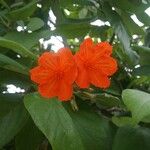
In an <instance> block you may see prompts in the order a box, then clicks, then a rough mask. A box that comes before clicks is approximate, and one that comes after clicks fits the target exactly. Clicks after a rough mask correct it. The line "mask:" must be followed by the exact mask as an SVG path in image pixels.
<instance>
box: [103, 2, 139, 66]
mask: <svg viewBox="0 0 150 150" xmlns="http://www.w3.org/2000/svg"><path fill="white" fill-rule="evenodd" d="M103 10H104V12H105V14H106V16H107V18H108V20H109V21H110V23H111V25H112V26H113V29H114V31H115V34H116V35H117V36H118V38H119V40H120V42H121V43H122V45H123V47H124V52H125V54H126V57H127V58H126V63H128V64H129V65H130V66H134V65H135V64H137V63H138V55H137V53H136V52H135V51H133V50H132V49H131V47H130V37H129V34H128V31H127V29H126V27H125V25H124V23H123V21H122V19H121V17H120V16H119V14H118V13H117V12H116V11H113V10H112V9H111V7H110V5H109V3H104V5H103Z"/></svg>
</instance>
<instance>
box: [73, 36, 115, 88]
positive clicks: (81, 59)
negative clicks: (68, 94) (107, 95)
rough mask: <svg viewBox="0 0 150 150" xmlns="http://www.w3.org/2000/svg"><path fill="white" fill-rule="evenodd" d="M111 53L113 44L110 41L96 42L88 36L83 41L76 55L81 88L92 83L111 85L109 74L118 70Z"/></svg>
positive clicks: (102, 86) (104, 85)
mask: <svg viewBox="0 0 150 150" xmlns="http://www.w3.org/2000/svg"><path fill="white" fill-rule="evenodd" d="M111 53H112V46H111V45H110V44H109V43H108V42H101V43H98V44H94V43H93V41H92V39H91V38H87V39H85V40H84V41H83V43H81V45H80V50H79V51H78V52H77V53H76V55H75V56H74V58H75V62H76V64H77V67H78V76H77V79H76V83H77V85H78V86H79V87H80V88H88V87H89V85H90V83H91V84H93V85H95V86H96V87H100V88H107V87H109V85H110V80H109V76H111V75H112V74H114V73H115V72H116V70H117V62H116V60H115V59H113V58H112V57H111V56H110V55H111Z"/></svg>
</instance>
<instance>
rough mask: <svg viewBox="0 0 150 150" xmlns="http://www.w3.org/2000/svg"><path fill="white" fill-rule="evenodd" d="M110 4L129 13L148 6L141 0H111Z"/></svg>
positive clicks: (142, 9)
mask: <svg viewBox="0 0 150 150" xmlns="http://www.w3.org/2000/svg"><path fill="white" fill-rule="evenodd" d="M112 2H113V3H112V5H114V6H115V7H117V8H119V9H122V10H124V11H128V12H130V13H137V12H142V11H144V10H145V9H146V8H148V7H149V5H148V4H144V3H142V1H139V0H132V1H131V0H130V1H128V0H126V1H123V0H112Z"/></svg>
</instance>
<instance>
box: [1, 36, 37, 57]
mask: <svg viewBox="0 0 150 150" xmlns="http://www.w3.org/2000/svg"><path fill="white" fill-rule="evenodd" d="M0 46H1V47H5V48H8V49H11V50H13V51H14V52H16V53H18V54H20V55H21V56H23V57H30V58H32V59H37V56H36V55H34V54H33V53H32V52H30V51H29V50H28V49H26V48H25V47H24V46H22V45H21V44H19V43H17V42H14V41H11V40H7V39H5V38H2V37H0Z"/></svg>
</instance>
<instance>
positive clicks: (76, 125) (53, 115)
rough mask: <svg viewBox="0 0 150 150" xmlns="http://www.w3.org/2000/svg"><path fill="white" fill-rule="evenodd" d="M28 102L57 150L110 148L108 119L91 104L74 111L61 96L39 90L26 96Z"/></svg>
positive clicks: (36, 119)
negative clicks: (50, 96) (51, 96)
mask: <svg viewBox="0 0 150 150" xmlns="http://www.w3.org/2000/svg"><path fill="white" fill-rule="evenodd" d="M24 103H25V106H26V108H27V110H28V111H29V113H30V114H31V117H32V118H33V120H34V122H35V124H36V125H37V126H38V127H39V129H40V130H41V131H42V132H43V133H44V134H45V136H46V137H47V138H48V140H49V141H50V143H51V145H52V148H53V149H54V150H59V149H62V150H70V149H72V150H76V149H79V150H90V149H91V148H94V149H95V150H99V149H102V150H109V149H110V145H111V131H110V128H109V125H108V122H107V121H106V120H105V119H102V118H101V117H100V116H98V115H97V114H95V113H94V112H91V111H90V109H89V108H87V109H83V108H82V107H81V110H79V111H78V112H74V111H73V110H72V109H71V108H70V106H68V104H64V106H65V108H64V106H63V105H62V103H61V102H59V101H58V100H56V99H44V98H42V97H40V96H39V95H38V94H37V93H34V94H30V95H27V96H25V101H24ZM88 111H89V112H88ZM95 135H96V136H95ZM62 137H63V138H62ZM93 139H94V140H93ZM108 139H109V140H108Z"/></svg>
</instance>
